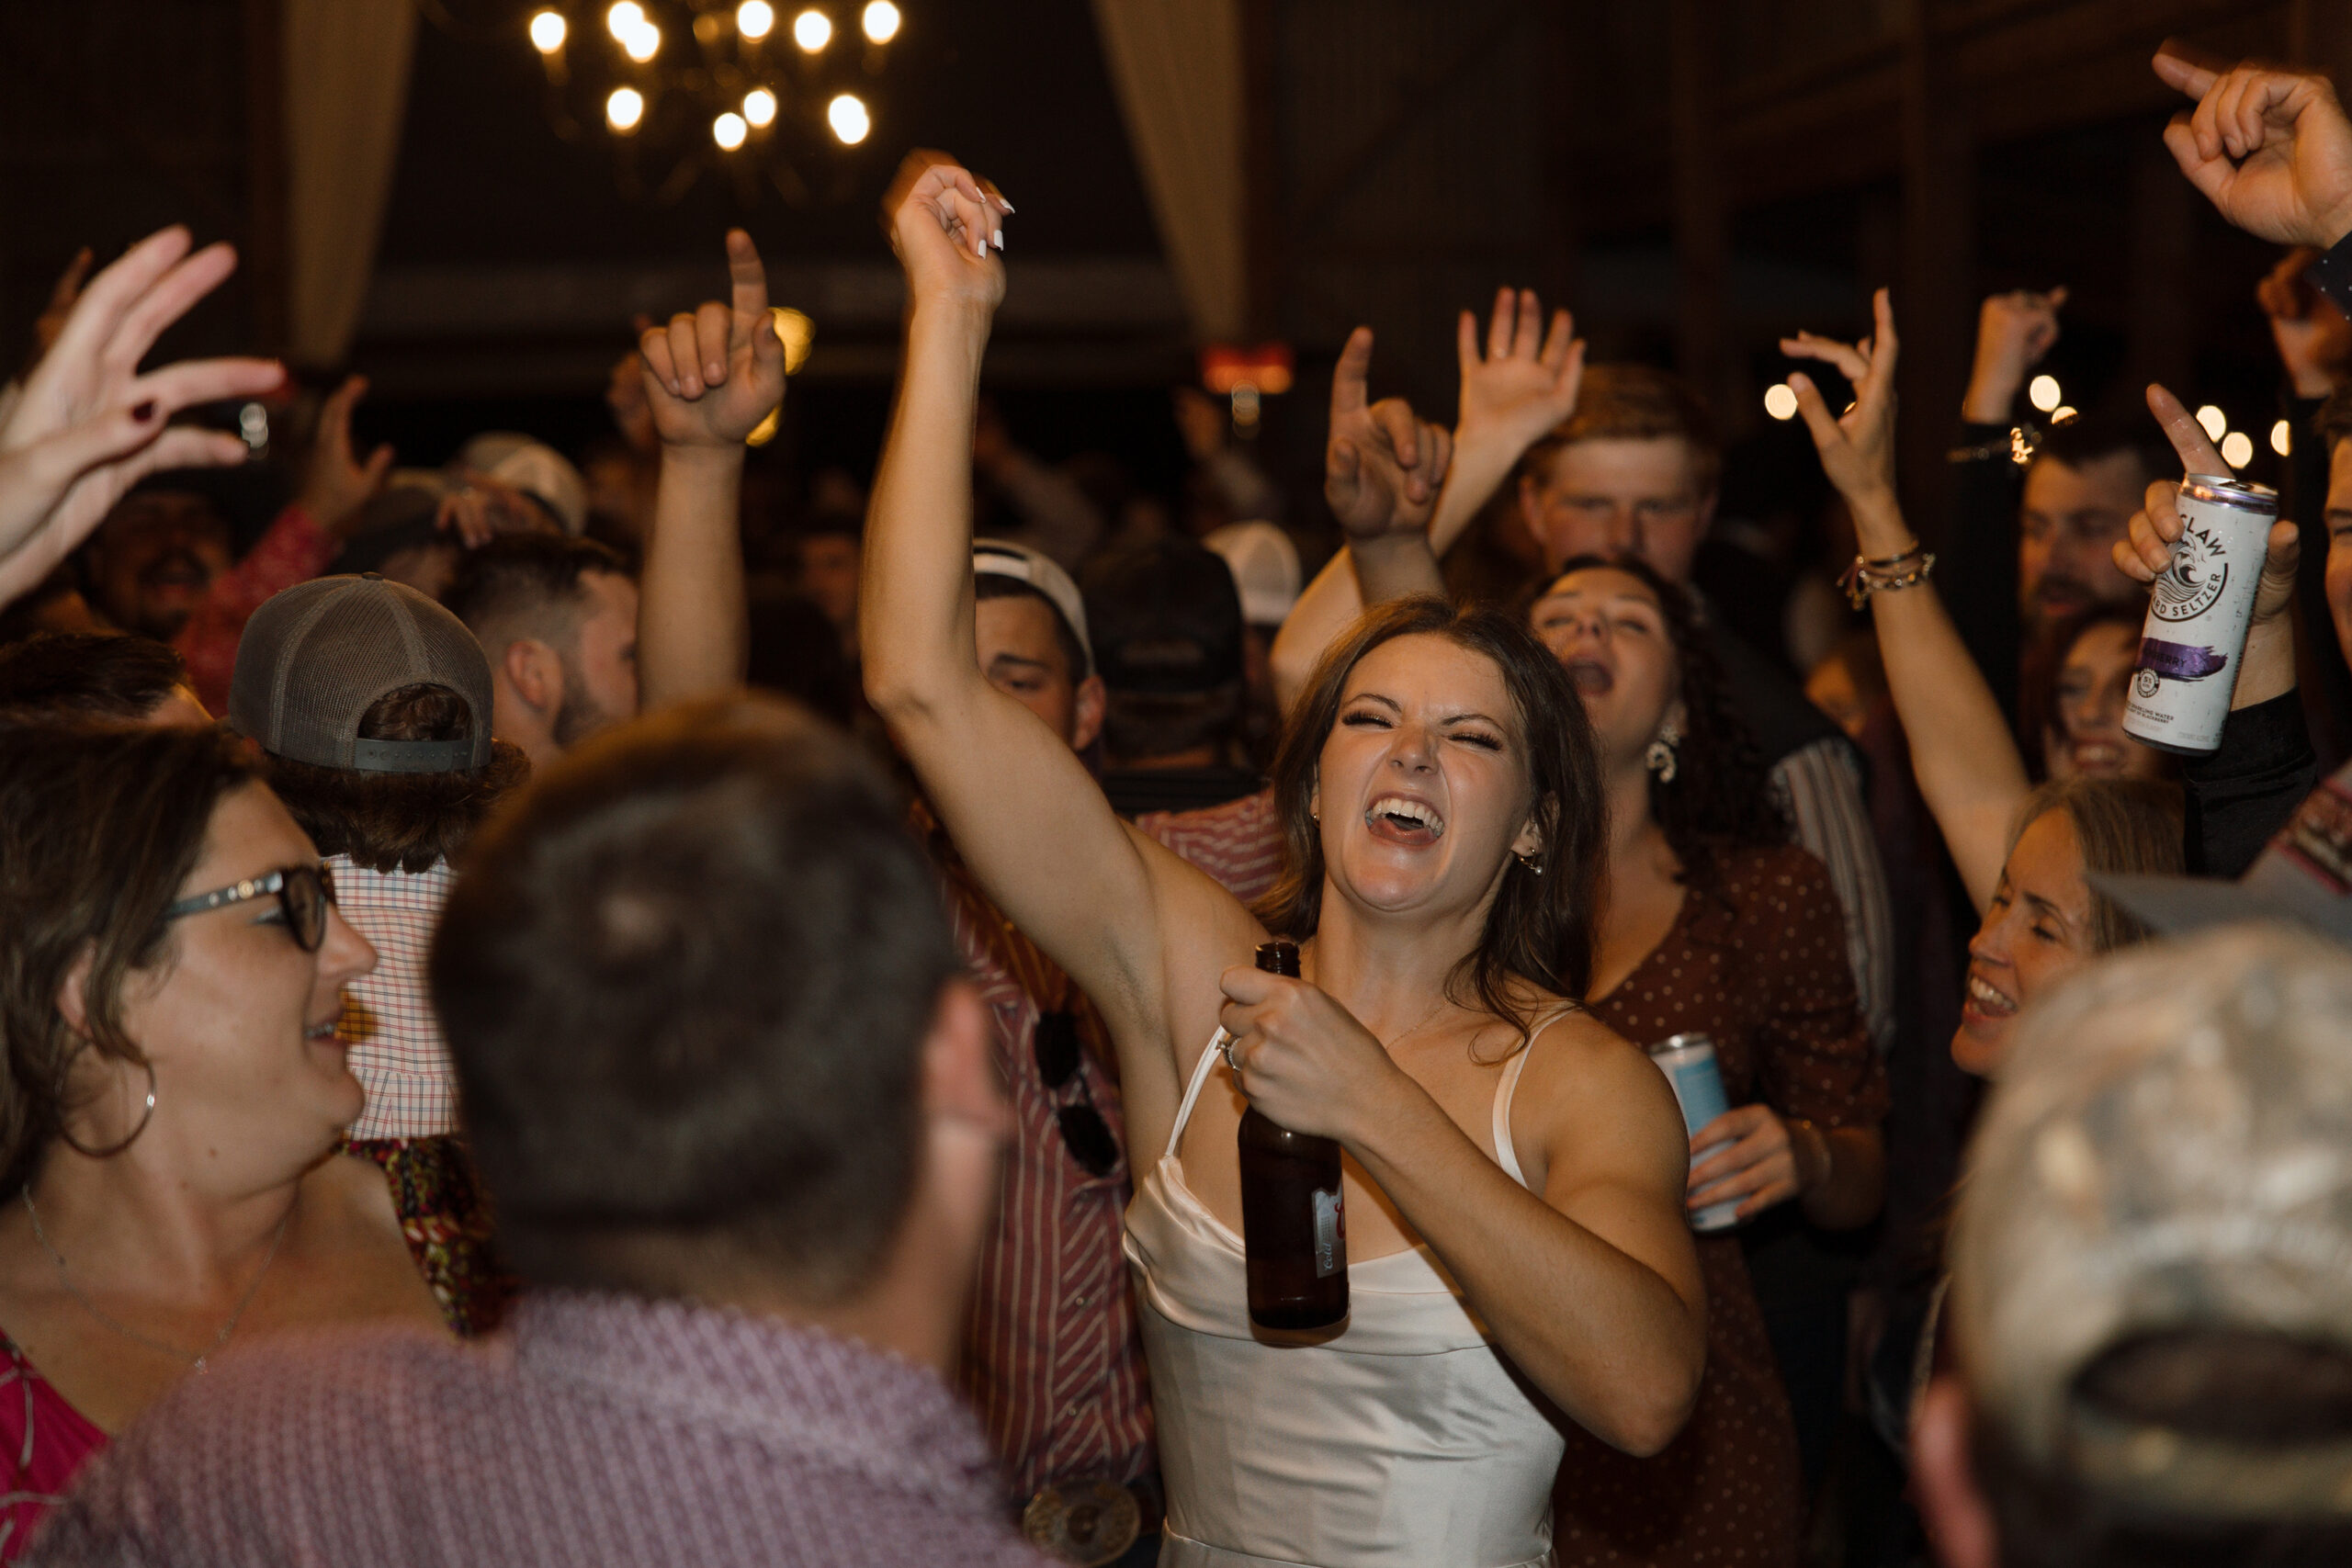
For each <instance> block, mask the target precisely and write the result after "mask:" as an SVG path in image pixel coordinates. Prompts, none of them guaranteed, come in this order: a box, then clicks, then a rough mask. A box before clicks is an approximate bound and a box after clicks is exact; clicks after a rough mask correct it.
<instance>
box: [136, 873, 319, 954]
mask: <svg viewBox="0 0 2352 1568" xmlns="http://www.w3.org/2000/svg"><path fill="white" fill-rule="evenodd" d="M273 893H275V894H277V907H278V908H279V909H280V910H281V911H283V912H284V914H285V916H286V929H287V931H288V932H289V933H290V934H291V935H292V936H293V938H294V945H295V946H297V947H299V948H300V949H301V950H302V951H303V952H305V953H316V952H318V950H319V944H320V943H321V942H324V941H326V939H327V907H328V906H329V905H331V904H333V903H334V873H332V872H330V871H328V870H327V868H326V867H325V866H322V865H288V866H281V867H279V868H278V869H277V870H276V871H273V872H271V873H270V874H268V875H266V876H255V877H249V878H247V879H246V880H245V881H243V882H235V883H232V884H230V885H229V886H226V887H216V888H214V889H213V890H212V891H211V892H209V893H198V894H196V895H195V896H194V897H187V898H183V899H181V900H180V901H179V902H178V903H176V904H173V905H169V906H167V907H166V908H164V919H167V920H176V919H179V918H180V917H181V916H183V915H201V914H203V913H205V912H206V911H207V910H209V909H220V908H227V907H228V906H229V905H231V904H242V903H244V902H245V901H246V900H247V899H249V898H266V897H269V896H270V895H271V894H273Z"/></svg>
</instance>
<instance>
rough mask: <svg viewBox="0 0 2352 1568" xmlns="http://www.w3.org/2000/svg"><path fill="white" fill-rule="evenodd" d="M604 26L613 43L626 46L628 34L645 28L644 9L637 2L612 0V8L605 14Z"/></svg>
mask: <svg viewBox="0 0 2352 1568" xmlns="http://www.w3.org/2000/svg"><path fill="white" fill-rule="evenodd" d="M643 26H645V7H644V6H640V5H639V4H638V3H637V0H614V5H613V8H612V9H611V10H609V11H607V12H605V28H608V29H609V30H610V31H611V33H612V35H613V41H614V42H616V43H621V44H626V43H627V42H628V36H629V34H631V33H633V32H635V31H637V29H638V28H641V27H643Z"/></svg>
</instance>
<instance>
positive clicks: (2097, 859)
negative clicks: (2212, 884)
mask: <svg viewBox="0 0 2352 1568" xmlns="http://www.w3.org/2000/svg"><path fill="white" fill-rule="evenodd" d="M2052 811H2063V812H2064V813H2065V814H2066V820H2067V821H2068V822H2069V823H2070V824H2072V825H2073V827H2074V829H2075V848H2076V850H2077V851H2078V852H2080V853H2081V855H2082V857H2083V870H2084V871H2085V872H2086V873H2088V874H2091V875H2094V876H2098V875H2119V876H2177V875H2179V874H2180V873H2181V849H2180V829H2181V798H2180V786H2179V785H2178V784H2167V783H2164V782H2161V781H2159V780H2156V779H2092V778H2075V779H2052V780H2051V781H2050V782H2049V783H2048V784H2042V785H2041V786H2039V787H2038V788H2036V789H2035V790H2034V792H2033V793H2032V794H2031V795H2027V796H2026V797H2025V804H2024V805H2023V806H2020V807H2018V814H2017V825H2016V827H2015V829H2013V830H2012V831H2011V832H2010V834H2009V848H2010V849H2012V850H2014V849H2016V848H2017V845H2018V840H2019V839H2021V838H2023V837H2024V836H2025V830H2026V829H2028V828H2030V827H2032V826H2033V825H2034V823H2036V822H2037V821H2039V820H2041V818H2044V817H2046V816H2048V815H2049V814H2050V813H2051V812H2052ZM2090 896H2091V897H2090V914H2091V918H2090V933H2089V934H2090V939H2091V951H2092V952H2094V953H2112V952H2114V951H2115V950H2116V949H2117V948H2119V947H2130V946H2131V945H2132V944H2133V943H2134V942H2146V941H2147V940H2149V939H2150V938H2151V937H2153V936H2154V935H2155V932H2154V931H2151V930H2149V929H2148V927H2147V926H2146V925H2144V924H2143V923H2142V922H2141V921H2140V920H2139V919H2137V918H2136V917H2134V916H2132V915H2131V914H2128V913H2126V912H2125V910H2124V908H2123V907H2122V906H2121V905H2120V904H2118V903H2116V902H2115V901H2114V900H2113V899H2111V898H2109V897H2108V896H2107V895H2106V894H2104V893H2101V892H2100V891H2099V890H2098V886H2097V885H2096V884H2094V885H2092V886H2091V889H2090Z"/></svg>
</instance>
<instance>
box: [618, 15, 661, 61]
mask: <svg viewBox="0 0 2352 1568" xmlns="http://www.w3.org/2000/svg"><path fill="white" fill-rule="evenodd" d="M621 52H623V53H624V54H627V55H628V57H629V58H630V59H631V60H634V61H636V62H638V63H639V65H642V64H644V63H645V62H647V61H649V60H650V59H652V58H653V57H654V56H655V55H657V54H659V53H661V52H662V29H661V28H657V27H655V26H654V25H653V24H652V23H651V22H646V23H644V24H642V25H641V26H639V27H638V28H636V29H635V30H634V31H632V32H631V33H630V34H629V35H628V37H627V38H625V39H621Z"/></svg>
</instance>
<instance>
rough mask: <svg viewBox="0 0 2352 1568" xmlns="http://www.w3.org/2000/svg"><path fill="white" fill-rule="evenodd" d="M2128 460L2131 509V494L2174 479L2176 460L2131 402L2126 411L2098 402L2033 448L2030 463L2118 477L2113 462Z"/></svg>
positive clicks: (2117, 465) (2118, 467) (2150, 421)
mask: <svg viewBox="0 0 2352 1568" xmlns="http://www.w3.org/2000/svg"><path fill="white" fill-rule="evenodd" d="M2127 457H2128V458H2130V459H2131V467H2132V468H2133V469H2134V470H2135V472H2136V477H2135V478H2133V479H2131V480H2130V481H2129V482H2130V483H2131V485H2132V486H2133V487H2134V491H2135V502H2134V509H2135V510H2136V509H2137V502H2136V491H2144V490H2146V488H2147V487H2148V485H2149V484H2150V483H2151V482H2152V481H2154V480H2156V479H2167V478H2177V472H2176V470H2177V469H2178V468H2179V467H2180V459H2179V457H2177V456H2175V455H2174V453H2173V450H2172V448H2171V446H2168V445H2167V444H2166V443H2165V439H2164V435H2163V434H2162V433H2161V432H2160V431H2159V430H2158V429H2157V428H2156V423H2155V421H2154V420H2153V419H2150V418H2149V417H2148V413H2147V410H2146V409H2145V408H2143V407H2141V406H2140V405H2139V404H2138V403H2137V401H2136V400H2135V401H2134V402H2133V403H2131V405H2130V406H2124V405H2121V404H2115V405H2109V404H2106V403H2102V404H2101V405H2100V406H2099V407H2098V408H2097V409H2094V410H2093V411H2092V412H2090V413H2088V414H2086V415H2084V416H2083V417H2081V418H2079V419H2072V420H2068V421H2067V422H2066V423H2064V424H2061V425H2058V426H2056V427H2054V428H2053V429H2052V430H2051V431H2050V432H2049V433H2048V434H2045V435H2044V436H2043V437H2042V438H2041V445H2040V446H2037V447H2035V448H2034V456H2033V460H2034V462H2035V464H2036V465H2040V464H2042V463H2063V464H2064V465H2065V466H2066V467H2068V468H2074V469H2076V470H2077V471H2079V470H2082V469H2085V468H2091V467H2093V466H2094V465H2104V466H2107V467H2110V468H2115V469H2116V470H2117V471H2118V473H2119V475H2120V473H2121V470H2122V465H2121V464H2120V462H2119V461H2118V460H2119V459H2121V458H2127Z"/></svg>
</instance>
